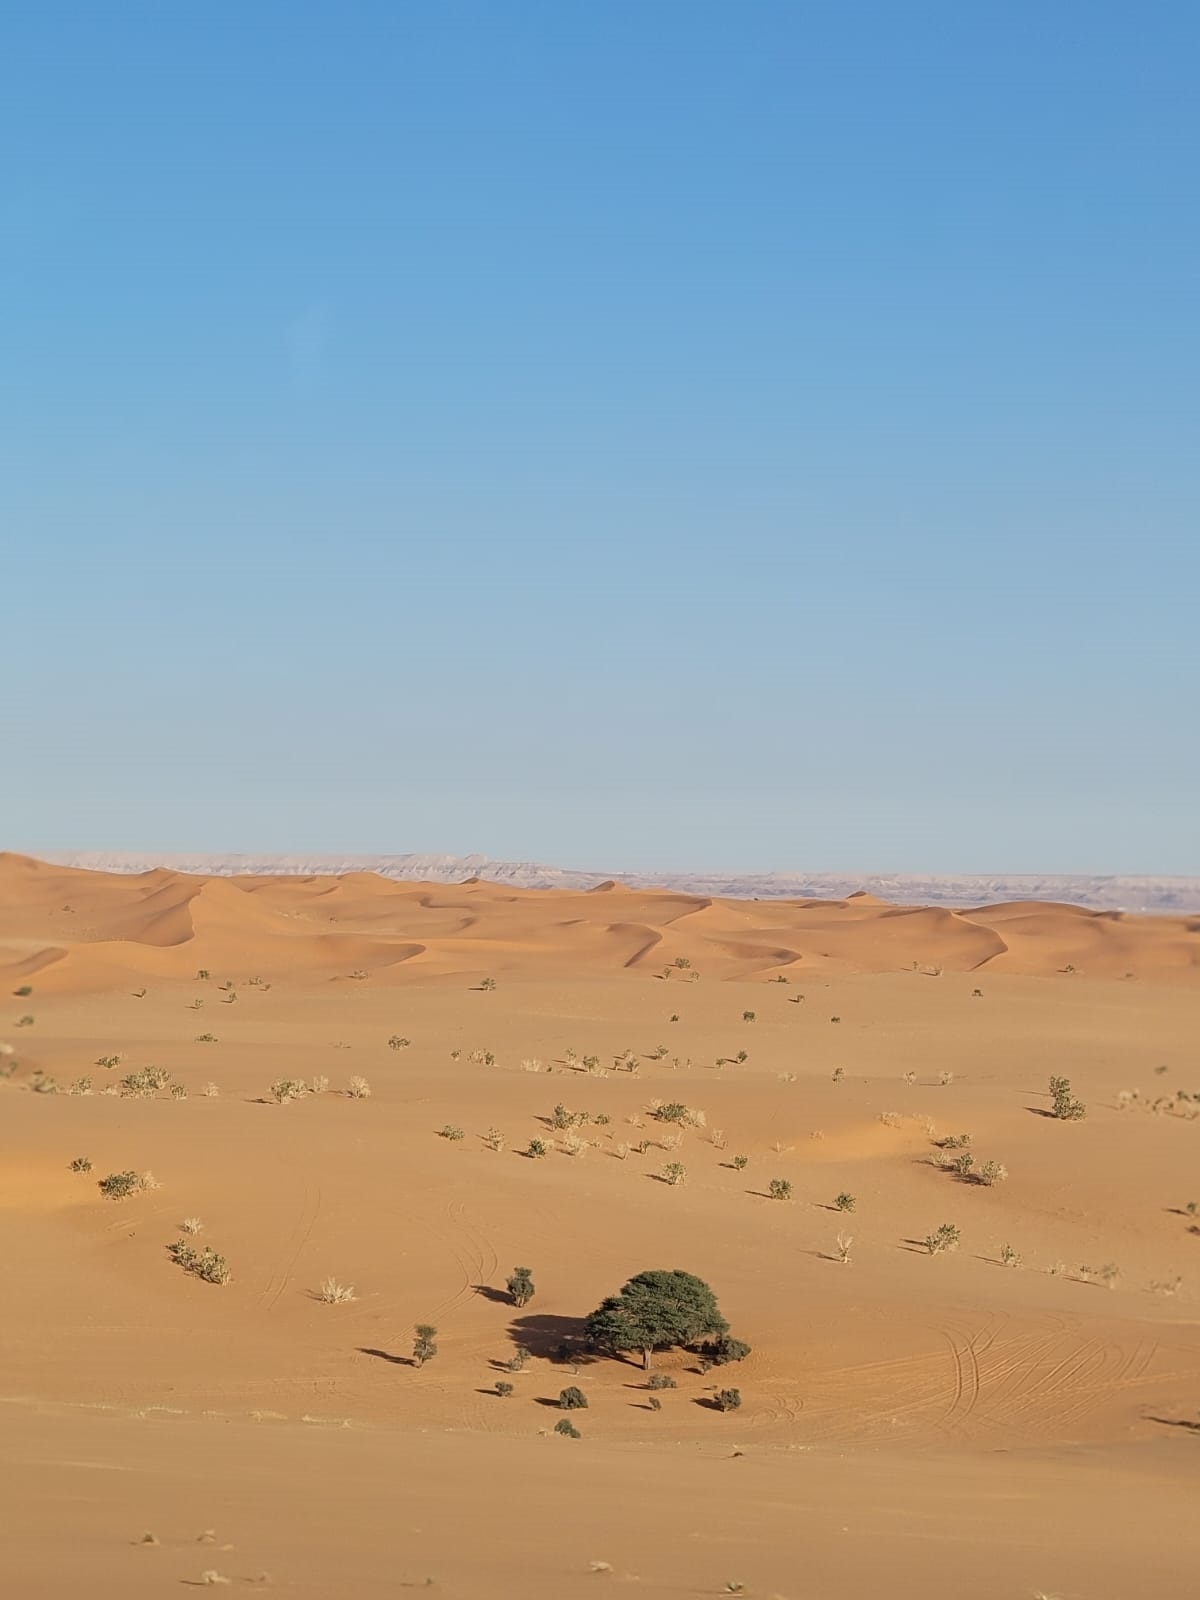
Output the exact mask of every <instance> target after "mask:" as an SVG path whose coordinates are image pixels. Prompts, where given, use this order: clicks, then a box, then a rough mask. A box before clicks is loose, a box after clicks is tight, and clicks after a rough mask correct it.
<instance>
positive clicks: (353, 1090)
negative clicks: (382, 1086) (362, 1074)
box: [346, 1077, 371, 1100]
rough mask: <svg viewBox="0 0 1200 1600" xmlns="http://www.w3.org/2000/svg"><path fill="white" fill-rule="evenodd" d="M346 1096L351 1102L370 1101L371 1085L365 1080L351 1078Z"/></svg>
mask: <svg viewBox="0 0 1200 1600" xmlns="http://www.w3.org/2000/svg"><path fill="white" fill-rule="evenodd" d="M346 1094H347V1095H348V1097H349V1098H350V1099H351V1100H369V1099H370V1098H371V1085H370V1084H369V1083H368V1082H367V1080H366V1079H365V1078H358V1077H355V1078H351V1079H350V1086H349V1088H348V1089H347V1090H346Z"/></svg>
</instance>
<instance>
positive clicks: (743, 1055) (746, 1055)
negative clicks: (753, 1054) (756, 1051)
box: [733, 1050, 750, 1066]
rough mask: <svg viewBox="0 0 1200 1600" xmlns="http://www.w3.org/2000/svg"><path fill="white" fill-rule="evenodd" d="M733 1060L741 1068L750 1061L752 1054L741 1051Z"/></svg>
mask: <svg viewBox="0 0 1200 1600" xmlns="http://www.w3.org/2000/svg"><path fill="white" fill-rule="evenodd" d="M733 1059H734V1060H735V1061H736V1062H737V1063H738V1065H739V1066H741V1065H742V1064H743V1063H744V1062H747V1061H749V1059H750V1052H749V1051H748V1050H739V1051H738V1053H737V1055H735V1056H734V1058H733Z"/></svg>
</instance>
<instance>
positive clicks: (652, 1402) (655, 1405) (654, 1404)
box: [646, 1395, 662, 1411]
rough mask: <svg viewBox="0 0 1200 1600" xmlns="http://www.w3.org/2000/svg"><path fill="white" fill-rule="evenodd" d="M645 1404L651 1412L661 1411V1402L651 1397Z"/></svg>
mask: <svg viewBox="0 0 1200 1600" xmlns="http://www.w3.org/2000/svg"><path fill="white" fill-rule="evenodd" d="M646 1404H647V1405H648V1406H649V1407H650V1409H651V1411H661V1410H662V1401H661V1400H656V1399H655V1397H654V1396H653V1395H651V1396H650V1398H649V1400H647V1401H646Z"/></svg>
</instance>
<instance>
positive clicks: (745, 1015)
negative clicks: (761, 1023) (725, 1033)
mask: <svg viewBox="0 0 1200 1600" xmlns="http://www.w3.org/2000/svg"><path fill="white" fill-rule="evenodd" d="M754 1015H755V1014H754V1012H753V1011H743V1012H742V1021H743V1022H753V1021H754Z"/></svg>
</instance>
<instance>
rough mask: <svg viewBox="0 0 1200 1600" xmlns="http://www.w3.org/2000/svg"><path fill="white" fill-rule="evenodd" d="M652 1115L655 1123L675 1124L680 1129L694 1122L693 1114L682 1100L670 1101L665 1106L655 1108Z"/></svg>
mask: <svg viewBox="0 0 1200 1600" xmlns="http://www.w3.org/2000/svg"><path fill="white" fill-rule="evenodd" d="M650 1115H651V1116H652V1117H653V1118H654V1120H655V1122H675V1123H678V1124H679V1126H680V1127H687V1126H688V1125H689V1124H690V1122H691V1120H692V1113H691V1112H690V1111H689V1110H688V1108H687V1107H686V1106H685V1105H684V1104H683V1102H682V1101H681V1100H668V1101H667V1102H666V1104H665V1105H659V1106H655V1107H654V1109H653V1110H652V1111H651V1113H650Z"/></svg>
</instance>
